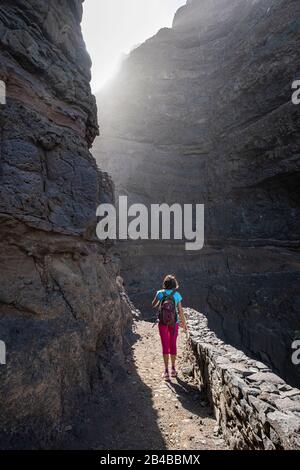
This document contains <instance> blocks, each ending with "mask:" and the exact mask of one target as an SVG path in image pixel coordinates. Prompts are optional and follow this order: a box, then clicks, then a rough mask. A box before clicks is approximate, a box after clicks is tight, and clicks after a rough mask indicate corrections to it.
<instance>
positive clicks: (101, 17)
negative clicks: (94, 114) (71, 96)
mask: <svg viewBox="0 0 300 470" xmlns="http://www.w3.org/2000/svg"><path fill="white" fill-rule="evenodd" d="M185 3H186V0H85V2H84V3H83V8H84V14H83V22H82V30H83V35H84V40H85V43H86V46H87V49H88V51H89V53H90V56H91V58H92V62H93V68H92V84H91V85H92V89H93V92H94V93H97V92H98V91H99V90H100V89H101V87H102V86H103V85H104V84H105V83H107V82H108V80H109V79H110V78H112V77H113V76H114V74H116V72H117V71H118V67H119V65H120V61H121V60H122V58H123V57H124V54H128V52H130V50H131V49H132V48H133V47H134V46H136V45H138V44H141V43H142V42H144V41H145V40H146V39H148V38H149V37H151V36H153V35H154V34H155V33H156V32H157V31H158V30H159V29H160V28H163V27H171V26H172V21H173V17H174V14H175V12H176V10H177V9H178V8H179V7H180V6H182V5H185Z"/></svg>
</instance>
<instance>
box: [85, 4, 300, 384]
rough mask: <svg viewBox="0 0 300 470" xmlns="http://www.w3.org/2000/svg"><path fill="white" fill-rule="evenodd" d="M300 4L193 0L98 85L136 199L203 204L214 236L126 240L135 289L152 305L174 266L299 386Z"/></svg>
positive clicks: (121, 184)
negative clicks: (295, 341)
mask: <svg viewBox="0 0 300 470" xmlns="http://www.w3.org/2000/svg"><path fill="white" fill-rule="evenodd" d="M299 15H300V4H299V2H295V1H294V0H286V1H284V2H283V1H281V0H260V1H254V0H249V1H245V0H193V1H190V2H188V4H187V5H186V6H184V7H182V8H180V9H179V11H178V13H177V14H176V16H175V19H174V24H173V28H171V29H168V28H164V29H162V30H161V31H159V32H158V34H156V35H155V36H154V37H153V38H151V39H149V40H148V41H146V42H145V43H144V44H143V45H141V46H140V47H138V48H135V49H134V50H133V51H132V53H131V54H130V55H129V57H128V58H127V59H126V60H125V61H124V63H123V66H122V68H121V71H120V73H119V75H118V76H117V77H116V78H115V79H114V81H113V82H112V84H111V85H110V86H107V87H106V88H105V89H104V90H103V91H102V92H101V94H100V95H99V96H98V101H99V109H100V115H101V123H102V136H101V137H100V139H97V142H96V144H95V147H94V149H93V152H94V154H95V156H96V157H97V160H98V162H99V164H100V165H101V167H104V168H105V169H106V170H107V171H109V172H110V173H111V174H112V176H113V179H114V181H115V184H116V189H117V192H118V193H122V194H126V195H128V197H129V202H143V203H145V204H150V203H158V202H161V203H163V202H167V203H169V204H171V203H174V202H179V203H181V204H183V203H204V204H205V207H206V221H205V223H206V227H205V248H204V249H203V250H202V251H201V252H200V253H197V252H196V253H187V252H185V251H184V248H183V243H181V242H177V243H175V242H170V243H168V242H167V241H162V242H155V243H153V242H141V243H140V244H137V243H136V242H132V243H128V244H126V243H122V245H121V246H120V253H121V254H122V255H123V256H122V258H123V275H124V278H125V280H126V285H127V288H128V290H129V292H130V294H131V298H132V299H133V300H134V301H135V303H136V304H137V306H138V307H139V308H141V307H143V310H146V311H147V309H149V307H148V305H149V297H151V296H152V294H153V291H154V290H155V289H156V288H157V287H159V286H160V283H161V278H162V276H163V275H164V274H165V273H166V272H175V273H176V274H177V276H178V278H179V280H180V287H181V290H182V291H183V292H182V293H183V295H184V302H185V305H189V306H193V307H195V308H198V309H200V310H201V311H205V312H206V313H207V314H208V316H209V324H210V326H211V327H213V328H214V329H215V330H216V331H217V332H218V334H219V336H221V337H222V338H223V339H225V340H226V342H230V343H232V344H233V345H234V346H236V347H238V348H239V349H243V350H244V351H246V352H247V353H248V354H251V355H253V356H255V357H256V358H258V359H259V360H261V361H263V362H264V363H266V364H267V366H271V367H272V368H273V369H274V370H275V371H276V372H280V374H281V375H282V376H283V377H284V378H285V379H286V378H288V379H289V381H290V382H291V383H292V384H294V385H297V384H298V385H299V384H300V368H299V367H295V366H294V365H293V364H292V362H291V360H290V357H291V342H292V338H293V337H294V332H295V331H296V330H298V327H299V318H298V312H299V295H298V287H299V280H300V275H299V254H298V251H297V249H298V247H299V238H300V231H299V224H298V220H299V217H300V213H299V185H298V180H299V148H300V134H299V127H300V118H299V116H300V114H299V107H297V106H294V105H293V104H292V103H291V94H292V92H291V85H292V82H293V80H295V79H296V78H297V76H298V74H299V67H298V33H299V31H298V27H297V21H296V18H298V17H299Z"/></svg>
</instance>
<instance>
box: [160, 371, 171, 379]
mask: <svg viewBox="0 0 300 470" xmlns="http://www.w3.org/2000/svg"><path fill="white" fill-rule="evenodd" d="M162 378H163V379H165V380H170V376H169V371H168V370H165V371H164V372H163V374H162Z"/></svg>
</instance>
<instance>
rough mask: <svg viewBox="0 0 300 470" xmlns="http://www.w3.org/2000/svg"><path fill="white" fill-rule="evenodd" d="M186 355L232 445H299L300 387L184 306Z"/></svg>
mask: <svg viewBox="0 0 300 470" xmlns="http://www.w3.org/2000/svg"><path fill="white" fill-rule="evenodd" d="M186 317H187V322H188V331H189V339H188V343H189V356H190V359H191V361H192V364H193V374H194V376H195V378H196V380H197V381H198V384H199V388H200V389H201V391H204V392H206V393H207V396H208V399H209V401H210V402H211V405H212V406H213V409H214V412H215V416H216V418H217V424H218V430H219V432H222V433H223V435H224V437H225V439H226V441H227V443H228V444H229V446H230V448H232V449H265V450H270V449H300V390H298V389H296V388H292V387H291V386H289V385H288V384H287V383H285V382H284V380H282V379H281V378H280V377H278V376H277V375H275V374H274V373H273V372H272V371H271V370H270V369H269V368H268V367H267V366H266V365H265V364H262V363H261V362H258V361H255V360H253V359H250V358H249V357H247V356H246V355H245V354H244V353H243V352H242V351H239V350H237V349H235V348H234V347H232V346H230V345H228V344H225V343H224V342H223V341H221V340H220V339H219V338H217V336H216V335H215V334H214V333H213V332H212V331H211V330H210V329H209V328H208V325H207V319H206V317H205V316H204V315H203V314H201V313H199V312H196V311H195V310H192V309H186Z"/></svg>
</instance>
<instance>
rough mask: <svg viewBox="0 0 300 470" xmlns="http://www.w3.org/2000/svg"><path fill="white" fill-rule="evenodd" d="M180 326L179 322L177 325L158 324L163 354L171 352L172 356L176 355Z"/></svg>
mask: <svg viewBox="0 0 300 470" xmlns="http://www.w3.org/2000/svg"><path fill="white" fill-rule="evenodd" d="M178 327H179V325H178V324H176V325H175V326H167V325H161V324H159V325H158V328H159V334H160V339H161V345H162V351H163V354H171V356H176V353H177V348H176V342H177V336H178Z"/></svg>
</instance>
